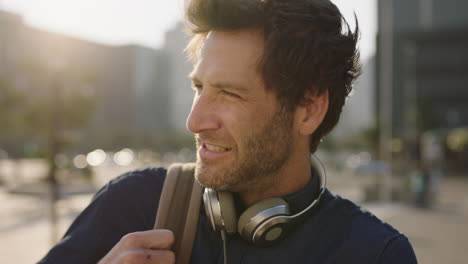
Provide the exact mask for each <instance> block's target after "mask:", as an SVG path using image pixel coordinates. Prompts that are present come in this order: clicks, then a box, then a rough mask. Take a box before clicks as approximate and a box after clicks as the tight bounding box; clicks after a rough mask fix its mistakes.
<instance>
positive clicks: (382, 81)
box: [377, 0, 468, 158]
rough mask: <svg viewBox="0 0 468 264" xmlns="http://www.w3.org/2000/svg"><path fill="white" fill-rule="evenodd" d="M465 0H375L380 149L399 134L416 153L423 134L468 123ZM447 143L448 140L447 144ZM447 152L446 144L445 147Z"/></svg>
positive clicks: (447, 130) (384, 151)
mask: <svg viewBox="0 0 468 264" xmlns="http://www.w3.org/2000/svg"><path fill="white" fill-rule="evenodd" d="M467 9H468V2H466V1H463V0H417V1H416V0H415V1H406V0H379V7H378V12H379V14H378V15H379V22H378V23H379V38H378V43H379V44H378V49H377V53H378V56H377V65H378V67H377V73H378V74H377V80H378V81H377V87H378V89H377V97H378V99H379V100H378V103H377V109H378V110H379V119H380V124H381V131H382V135H381V143H382V144H381V152H382V156H383V157H387V158H389V157H390V158H391V154H390V149H389V148H387V146H389V145H390V144H387V143H388V142H390V141H391V140H395V139H397V140H401V141H402V142H404V144H403V145H404V146H405V147H406V148H407V151H409V152H411V150H409V148H411V146H412V145H415V146H416V151H413V153H407V154H408V155H409V156H410V157H412V158H417V157H415V156H417V155H419V154H418V150H417V149H418V148H419V147H417V145H419V144H420V138H421V136H422V134H424V133H425V132H427V131H434V132H437V133H439V134H441V135H442V139H441V143H442V144H444V142H445V141H444V138H443V137H445V136H446V135H447V134H448V133H450V131H451V130H452V129H455V128H459V127H463V126H465V127H466V126H467V125H468V104H467V102H468V87H467V83H468V49H467V47H468V16H467V15H466V10H467ZM446 147H447V146H446ZM449 152H451V150H450V149H447V153H449Z"/></svg>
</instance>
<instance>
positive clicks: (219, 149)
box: [203, 143, 231, 152]
mask: <svg viewBox="0 0 468 264" xmlns="http://www.w3.org/2000/svg"><path fill="white" fill-rule="evenodd" d="M203 147H205V148H206V149H207V150H209V151H212V152H226V151H230V150H231V148H225V147H220V146H215V145H211V144H208V143H204V144H203Z"/></svg>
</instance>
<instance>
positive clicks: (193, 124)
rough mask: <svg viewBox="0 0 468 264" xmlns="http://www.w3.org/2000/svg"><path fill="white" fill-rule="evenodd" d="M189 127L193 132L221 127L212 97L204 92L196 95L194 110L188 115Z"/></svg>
mask: <svg viewBox="0 0 468 264" xmlns="http://www.w3.org/2000/svg"><path fill="white" fill-rule="evenodd" d="M187 128H188V129H189V130H190V131H191V132H193V133H200V132H203V131H208V130H214V129H217V128H219V119H218V118H217V115H216V107H215V104H214V102H213V100H212V99H210V98H209V96H208V95H207V94H204V93H203V92H202V93H201V94H199V95H195V98H194V100H193V104H192V110H191V111H190V114H189V116H188V117H187Z"/></svg>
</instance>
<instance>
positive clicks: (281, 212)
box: [203, 155, 327, 247]
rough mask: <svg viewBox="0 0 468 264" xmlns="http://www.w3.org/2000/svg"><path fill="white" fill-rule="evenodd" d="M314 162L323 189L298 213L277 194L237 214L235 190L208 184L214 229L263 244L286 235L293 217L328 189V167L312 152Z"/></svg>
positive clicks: (206, 201) (206, 200) (207, 203)
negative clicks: (220, 189)
mask: <svg viewBox="0 0 468 264" xmlns="http://www.w3.org/2000/svg"><path fill="white" fill-rule="evenodd" d="M311 163H312V167H314V168H315V169H316V170H317V172H318V176H319V181H320V192H319V195H318V197H317V199H315V200H314V201H313V202H312V203H311V204H310V205H309V206H307V207H306V208H305V209H304V210H302V211H301V212H299V213H297V214H295V215H290V210H289V205H288V203H287V202H286V201H285V200H284V199H282V198H278V197H274V198H268V199H265V200H261V201H259V202H257V203H255V204H254V205H252V206H250V207H249V208H248V209H246V210H245V211H244V212H243V213H242V214H241V216H240V217H239V218H237V213H236V209H235V206H234V198H233V195H232V193H230V192H224V191H216V190H214V189H210V188H205V191H204V193H203V202H204V205H205V211H206V215H207V217H208V219H209V221H210V223H211V226H212V227H213V230H214V231H215V232H217V231H220V232H221V234H222V235H223V237H224V234H226V233H227V234H235V233H239V234H240V235H241V237H242V238H244V239H245V240H247V241H249V242H250V243H252V244H253V245H255V246H261V247H265V246H270V245H272V244H273V243H274V242H276V241H278V240H280V239H281V238H283V237H284V236H285V235H286V230H287V229H288V227H289V226H290V225H291V224H292V223H293V222H294V220H296V219H298V218H299V217H301V216H303V215H304V214H306V213H307V212H308V211H310V210H311V209H312V208H314V207H315V206H316V205H317V204H318V203H319V202H320V199H321V198H322V195H323V193H324V192H325V187H326V180H327V177H326V174H325V168H324V166H323V165H322V163H321V162H320V160H319V159H318V158H317V157H316V156H315V155H311Z"/></svg>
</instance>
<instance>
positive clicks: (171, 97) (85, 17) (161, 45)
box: [0, 0, 468, 264]
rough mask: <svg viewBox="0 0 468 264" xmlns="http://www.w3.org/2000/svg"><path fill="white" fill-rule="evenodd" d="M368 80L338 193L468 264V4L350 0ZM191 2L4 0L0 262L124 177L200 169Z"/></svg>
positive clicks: (59, 226)
mask: <svg viewBox="0 0 468 264" xmlns="http://www.w3.org/2000/svg"><path fill="white" fill-rule="evenodd" d="M333 2H334V3H336V4H337V6H338V7H339V8H340V9H341V10H342V12H343V13H344V15H345V16H346V18H347V19H348V21H349V22H350V24H352V25H354V23H353V14H354V12H355V13H356V14H357V17H358V19H359V22H360V23H359V25H360V28H361V30H362V36H361V44H360V46H361V53H362V56H361V62H362V69H363V73H362V75H361V76H360V78H359V79H358V81H357V82H356V84H355V90H354V91H353V93H352V95H351V96H350V97H349V99H348V100H347V103H346V106H345V108H344V110H343V114H342V117H341V120H340V123H339V125H338V126H337V127H336V129H335V130H334V132H333V133H332V134H331V135H329V136H328V137H327V138H326V139H324V141H323V142H322V144H321V145H320V148H319V151H318V156H319V158H321V159H322V160H323V161H324V163H325V164H326V167H327V169H328V174H329V182H330V184H329V187H330V189H331V190H332V191H333V192H335V193H337V194H340V195H342V196H344V197H346V198H349V199H351V200H353V201H354V202H356V203H358V204H360V205H362V206H364V207H365V208H367V209H369V210H370V211H371V212H373V213H374V214H376V215H377V216H378V217H380V218H381V219H383V220H384V221H387V222H389V223H390V224H391V225H393V226H394V227H396V228H397V229H399V230H400V231H401V232H403V233H405V234H406V235H407V236H408V237H409V239H410V241H411V242H412V244H413V246H414V248H415V251H416V255H417V257H418V259H419V262H420V263H466V257H467V256H468V255H467V253H466V245H468V227H467V223H468V162H467V161H468V87H467V86H468V85H467V84H468V16H467V15H466V10H468V2H467V1H464V0H355V1H346V0H340V1H339V0H335V1H333ZM182 18H183V1H182V0H178V1H162V0H161V1H148V0H137V1H123V0H119V1H117V0H106V1H94V2H93V1H88V0H86V1H85V0H83V1H71V0H67V1H64V0H61V1H59V0H44V1H34V0H3V1H0V263H19V264H22V263H34V262H36V261H38V260H39V259H40V258H41V257H42V256H43V255H44V254H45V253H46V252H47V250H48V249H49V248H50V247H51V245H52V244H53V243H54V242H56V241H57V240H58V239H59V238H60V237H61V236H62V235H63V233H64V231H65V230H66V228H67V227H68V225H69V224H70V223H71V221H72V220H73V219H74V218H75V217H76V216H77V214H78V213H79V212H80V211H81V210H82V209H83V208H84V207H85V206H86V205H87V203H89V201H90V199H91V197H92V195H93V193H94V192H95V191H96V190H98V189H99V188H100V187H101V186H102V185H104V184H105V183H106V182H107V181H109V180H110V179H112V178H114V177H116V176H118V175H119V174H121V173H123V172H125V171H128V170H131V169H135V168H141V167H147V166H167V165H168V164H170V163H172V162H175V161H177V162H186V161H193V160H194V158H195V154H194V147H193V144H194V142H193V136H192V135H191V134H190V133H188V131H187V130H186V128H185V119H186V116H187V113H188V112H189V110H190V106H191V102H192V96H193V93H192V92H191V90H190V82H189V80H188V78H187V77H186V76H187V75H188V73H189V71H190V70H191V65H190V63H189V62H187V60H186V59H185V56H184V54H183V49H184V46H185V44H186V42H187V40H188V36H187V35H186V34H185V33H184V32H183V22H182Z"/></svg>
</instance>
